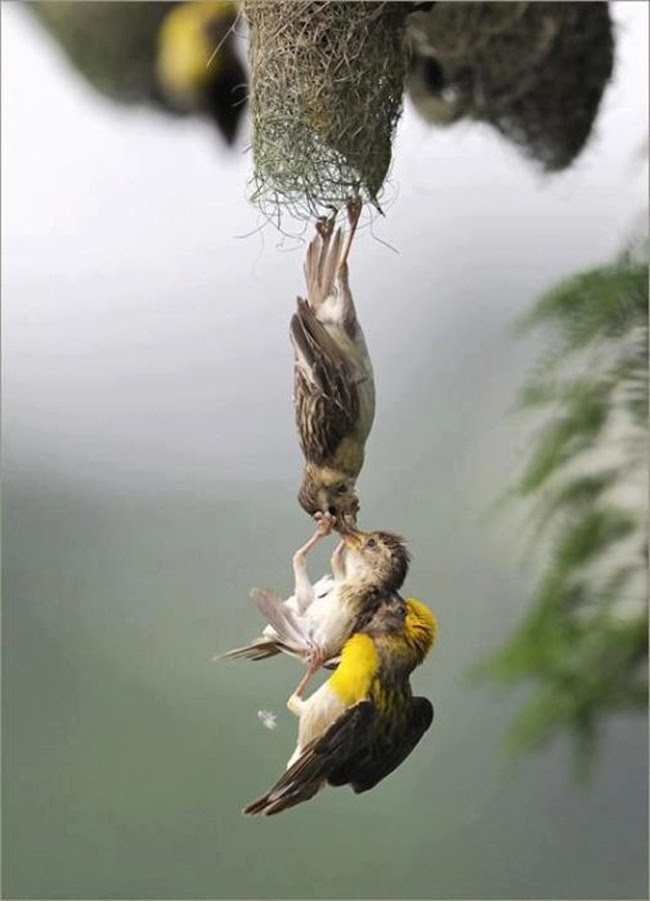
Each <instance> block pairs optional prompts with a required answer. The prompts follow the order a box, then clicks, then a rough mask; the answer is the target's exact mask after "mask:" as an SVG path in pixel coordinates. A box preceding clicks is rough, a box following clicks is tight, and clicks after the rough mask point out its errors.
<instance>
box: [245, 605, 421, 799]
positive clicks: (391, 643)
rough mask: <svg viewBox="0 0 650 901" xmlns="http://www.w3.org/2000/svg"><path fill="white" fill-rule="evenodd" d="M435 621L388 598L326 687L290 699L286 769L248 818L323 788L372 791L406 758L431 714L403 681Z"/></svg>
mask: <svg viewBox="0 0 650 901" xmlns="http://www.w3.org/2000/svg"><path fill="white" fill-rule="evenodd" d="M436 633H437V623H436V619H435V616H434V615H433V613H432V612H431V611H430V610H429V608H428V607H426V606H425V605H424V604H422V603H420V602H419V601H416V600H414V599H412V598H409V599H407V600H406V601H404V600H402V599H401V598H398V599H392V600H390V601H388V602H387V603H385V604H382V606H381V607H379V608H378V610H377V611H376V612H375V614H374V616H373V618H372V619H371V620H370V622H369V623H368V625H367V626H366V627H365V629H364V630H363V631H361V632H357V633H356V634H354V635H353V636H352V637H351V638H349V639H348V640H347V642H346V643H345V646H344V647H343V651H342V653H341V661H340V663H339V665H338V667H337V669H336V670H335V672H334V673H333V675H331V676H330V678H329V679H328V680H327V682H325V683H324V685H322V686H321V687H320V688H319V689H318V690H317V691H315V692H314V694H313V695H312V696H311V697H310V698H308V699H307V700H302V699H301V698H300V697H298V696H296V695H293V696H292V697H291V698H290V699H289V704H288V706H289V709H290V710H291V711H292V712H293V713H295V714H296V715H297V716H299V717H300V725H299V729H298V744H297V747H296V750H295V752H294V754H293V756H292V757H291V759H290V760H289V764H288V769H287V771H286V772H285V773H284V775H283V776H282V777H281V778H280V779H279V780H278V781H277V782H276V784H275V785H274V786H273V788H272V789H271V790H270V791H269V792H267V794H265V795H264V796H263V797H262V798H259V799H258V800H257V801H253V802H252V803H251V804H249V805H248V806H247V807H245V808H244V813H247V814H265V815H267V816H270V815H272V814H275V813H280V812H281V811H283V810H287V809H288V808H290V807H294V806H295V805H296V804H301V803H302V802H303V801H307V800H308V799H309V798H312V797H313V796H314V795H315V794H316V793H317V792H318V791H320V789H321V788H323V787H324V786H325V785H326V784H329V785H333V786H338V785H346V784H349V785H351V787H352V789H353V791H354V792H357V793H358V792H364V791H368V790H369V789H371V788H374V786H375V785H377V783H378V782H380V781H381V780H382V779H384V778H385V777H386V776H388V774H389V773H392V772H393V770H394V769H396V768H397V767H398V766H399V765H400V764H401V763H402V762H403V761H404V760H405V759H406V758H407V757H408V755H409V754H410V753H411V751H412V750H413V748H414V747H415V746H416V745H417V743H418V742H419V741H420V739H421V738H422V736H423V734H424V733H425V732H426V730H427V729H428V728H429V726H430V725H431V722H432V719H433V707H432V705H431V703H430V702H429V701H428V700H427V699H426V698H420V697H413V694H412V692H411V685H410V682H409V675H410V673H411V672H412V671H413V669H414V668H415V667H416V666H418V665H419V664H420V663H422V661H423V660H424V658H425V657H426V655H427V654H428V652H429V650H430V649H431V646H432V645H433V643H434V641H435V638H436Z"/></svg>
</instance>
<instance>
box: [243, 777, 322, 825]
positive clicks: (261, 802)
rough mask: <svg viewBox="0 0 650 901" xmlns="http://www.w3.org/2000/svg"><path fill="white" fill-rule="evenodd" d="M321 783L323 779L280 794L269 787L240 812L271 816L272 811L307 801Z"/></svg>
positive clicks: (279, 811)
mask: <svg viewBox="0 0 650 901" xmlns="http://www.w3.org/2000/svg"><path fill="white" fill-rule="evenodd" d="M323 785H324V780H320V781H318V782H309V783H307V784H305V785H301V786H300V787H295V788H293V789H292V790H291V791H289V792H288V793H281V794H277V793H276V792H275V791H274V789H271V791H270V792H268V794H266V795H263V797H261V798H258V799H257V800H256V801H251V803H250V804H247V805H246V807H244V810H243V811H242V812H243V813H245V814H248V815H249V816H255V815H256V814H260V813H261V814H264V816H267V817H270V816H273V814H274V813H282V811H283V810H288V809H289V808H290V807H295V806H296V804H302V802H303V801H308V800H309V799H310V798H313V797H314V795H315V794H317V792H318V791H319V789H321V788H322V787H323Z"/></svg>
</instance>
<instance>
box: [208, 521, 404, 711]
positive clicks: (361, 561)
mask: <svg viewBox="0 0 650 901" xmlns="http://www.w3.org/2000/svg"><path fill="white" fill-rule="evenodd" d="M331 522H332V518H331V516H329V517H324V516H323V517H319V522H318V527H317V529H316V532H315V533H314V535H313V536H312V538H310V539H309V541H308V542H307V543H306V544H305V545H304V546H303V547H301V548H300V549H299V550H298V551H296V553H295V554H294V557H293V571H294V579H295V593H294V595H292V596H291V597H290V598H288V599H287V600H284V599H283V598H281V597H280V595H278V594H277V593H276V592H274V591H271V590H268V589H266V590H262V589H254V590H253V592H252V597H253V600H254V601H255V602H256V604H257V606H258V608H259V609H260V611H261V613H262V615H263V616H264V617H265V619H266V620H267V621H268V623H269V626H267V628H266V629H265V630H264V633H263V634H262V636H261V637H260V638H258V639H256V640H255V641H253V642H252V643H251V644H249V645H246V646H245V647H243V648H235V649H234V650H233V651H228V652H227V653H226V654H223V655H221V656H222V658H226V659H233V658H239V657H248V658H250V659H253V660H261V659H264V658H266V657H270V656H273V655H275V654H278V653H280V652H284V653H287V654H292V655H293V656H296V657H299V658H301V659H303V660H304V661H306V662H307V664H308V666H307V670H306V671H305V675H304V677H303V679H302V680H301V682H300V683H299V685H298V688H297V689H296V693H298V694H300V692H302V691H303V690H304V688H305V686H306V685H307V683H308V681H309V679H310V678H311V677H312V676H313V674H314V673H315V672H316V670H318V669H319V668H320V667H321V666H323V665H327V664H328V663H329V664H330V665H331V664H332V663H334V662H335V661H336V657H337V655H338V654H339V652H340V651H341V648H342V647H343V645H344V643H345V641H346V639H347V638H348V637H349V636H350V635H351V634H352V633H353V632H356V631H358V630H359V629H361V628H363V626H365V625H366V623H367V622H368V620H369V619H370V618H371V617H372V615H373V613H374V611H375V610H376V609H377V607H378V606H379V605H380V604H381V603H382V601H385V600H388V599H390V598H391V597H393V596H397V598H399V596H398V595H397V591H398V590H399V588H400V586H401V585H402V583H403V582H404V579H405V578H406V574H407V571H408V564H409V554H408V551H407V550H406V547H405V546H404V540H403V539H402V538H401V537H400V536H399V535H394V534H393V533H392V532H360V531H358V530H356V529H348V530H347V531H345V532H344V533H343V535H342V541H341V542H340V543H339V545H338V546H337V548H336V550H335V551H334V554H333V555H332V560H331V567H332V575H331V576H330V577H323V578H322V579H320V580H319V581H318V582H317V583H316V584H315V585H312V584H311V582H310V579H309V575H308V573H307V568H306V559H307V555H308V553H309V551H310V550H311V549H312V548H313V547H314V546H315V545H316V544H317V542H318V541H319V540H320V539H321V538H322V537H323V536H324V535H326V534H328V532H329V531H330V529H331Z"/></svg>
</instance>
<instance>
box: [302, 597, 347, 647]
mask: <svg viewBox="0 0 650 901" xmlns="http://www.w3.org/2000/svg"><path fill="white" fill-rule="evenodd" d="M309 620H310V625H309V638H310V640H311V641H312V642H313V643H314V644H315V645H317V646H318V647H319V648H320V649H321V650H322V651H323V653H324V654H325V655H326V656H327V657H334V656H335V655H336V654H338V653H339V652H340V650H341V648H342V647H343V645H344V644H345V642H346V641H347V639H348V638H349V637H350V633H351V631H352V628H353V626H354V622H355V618H354V614H353V611H352V610H351V609H350V608H349V606H348V604H346V603H344V602H343V601H342V600H341V599H340V597H339V592H338V591H330V592H329V594H327V595H326V596H325V597H323V598H316V600H315V601H314V603H313V604H312V605H311V607H310V608H309Z"/></svg>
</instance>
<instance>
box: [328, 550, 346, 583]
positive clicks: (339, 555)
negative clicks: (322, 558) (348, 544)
mask: <svg viewBox="0 0 650 901" xmlns="http://www.w3.org/2000/svg"><path fill="white" fill-rule="evenodd" d="M330 566H331V568H332V575H333V576H334V578H335V579H336V581H337V582H342V581H343V579H345V542H344V541H339V543H338V544H337V545H336V548H335V549H334V553H333V554H332V559H331V560H330Z"/></svg>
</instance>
